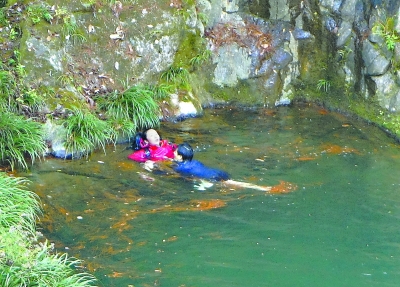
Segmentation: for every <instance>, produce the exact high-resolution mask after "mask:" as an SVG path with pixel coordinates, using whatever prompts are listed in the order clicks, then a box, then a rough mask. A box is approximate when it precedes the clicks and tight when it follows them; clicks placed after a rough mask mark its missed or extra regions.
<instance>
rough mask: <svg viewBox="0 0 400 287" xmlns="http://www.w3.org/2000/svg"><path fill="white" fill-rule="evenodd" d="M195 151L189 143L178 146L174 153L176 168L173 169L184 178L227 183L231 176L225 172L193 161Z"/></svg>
mask: <svg viewBox="0 0 400 287" xmlns="http://www.w3.org/2000/svg"><path fill="white" fill-rule="evenodd" d="M193 155H194V151H193V148H192V147H191V146H190V145H189V144H188V143H183V144H180V145H178V147H177V149H176V150H175V151H174V161H175V163H176V164H175V166H174V167H173V169H174V170H175V171H176V172H178V173H180V174H181V175H183V176H191V177H197V178H202V179H207V180H211V181H225V180H228V179H229V174H228V173H227V172H225V171H223V170H219V169H216V168H211V167H208V166H206V165H204V164H203V163H201V162H200V161H198V160H194V159H193Z"/></svg>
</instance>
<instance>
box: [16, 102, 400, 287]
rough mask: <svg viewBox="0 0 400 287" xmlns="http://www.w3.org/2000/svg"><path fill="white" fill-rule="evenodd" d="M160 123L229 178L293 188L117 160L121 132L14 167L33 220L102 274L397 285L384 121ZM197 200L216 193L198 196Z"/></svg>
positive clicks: (394, 193) (391, 170) (237, 115)
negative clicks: (205, 182) (84, 148)
mask: <svg viewBox="0 0 400 287" xmlns="http://www.w3.org/2000/svg"><path fill="white" fill-rule="evenodd" d="M160 131H161V134H162V136H163V137H164V138H168V139H170V140H171V141H174V142H177V143H180V142H182V141H188V142H189V143H191V144H192V145H193V146H194V147H195V150H196V154H195V158H196V159H198V160H200V161H202V162H204V163H206V164H207V165H210V166H213V167H218V168H221V169H224V170H226V171H228V172H229V173H230V174H231V177H232V179H234V180H238V181H245V182H250V183H253V184H257V185H264V186H265V185H268V186H276V185H279V184H280V183H281V182H285V183H290V184H291V186H297V189H296V190H292V191H291V192H289V193H279V194H268V193H265V192H263V191H258V190H254V189H241V188H232V187H230V186H225V185H223V184H221V183H218V184H215V185H214V186H212V187H210V188H208V189H206V190H205V191H199V190H197V189H196V187H195V185H197V184H198V182H193V181H191V180H188V179H183V178H180V177H177V176H175V175H174V174H173V173H172V172H171V171H170V168H169V167H168V166H164V167H162V170H161V171H154V172H147V171H145V170H144V169H143V168H142V167H141V165H140V164H138V163H135V162H132V161H129V160H127V159H126V156H127V155H128V154H129V153H130V151H129V150H125V148H126V145H118V146H116V147H115V148H114V147H109V148H107V153H106V154H104V153H102V152H98V153H95V154H93V155H91V156H90V157H89V158H88V159H82V160H76V161H72V162H71V161H64V160H57V159H47V160H46V161H44V162H42V163H41V164H39V165H37V166H35V167H34V168H33V169H32V170H31V172H30V173H29V174H22V175H23V176H26V177H27V178H29V179H30V180H31V181H32V184H31V188H32V190H35V191H36V192H37V193H38V194H39V195H40V197H41V199H42V201H43V204H44V209H45V216H44V218H42V222H41V223H39V227H40V228H42V231H43V233H44V234H45V236H46V237H47V238H48V239H49V240H50V241H52V242H55V243H56V247H57V250H58V251H60V252H65V251H66V252H68V254H69V255H71V256H76V257H78V258H80V259H82V260H84V265H85V268H86V270H88V271H90V272H93V273H94V274H95V275H96V276H97V278H99V281H100V285H101V286H117V287H123V286H126V287H127V286H136V287H137V286H198V287H200V286H201V287H203V286H218V287H221V286H222V287H223V286H226V287H232V286H241V287H242V286H398V285H399V283H398V282H399V280H400V267H399V266H400V220H399V218H400V193H399V191H400V179H399V171H400V167H399V165H398V160H399V159H400V151H399V146H398V145H397V144H396V143H395V142H394V141H393V140H392V139H390V138H388V137H387V136H386V135H385V134H384V133H383V132H382V131H380V130H378V129H377V128H375V127H373V126H368V125H365V124H364V123H361V122H357V121H355V120H353V119H348V118H345V117H343V116H341V115H338V114H334V113H326V112H324V111H321V110H319V109H317V108H312V107H295V108H289V107H282V108H279V109H276V110H264V109H261V110H245V111H240V110H235V109H218V110H206V112H205V115H204V117H202V118H195V119H188V120H186V121H182V122H179V123H175V124H173V123H163V124H162V126H161V128H160ZM207 200H208V201H211V202H214V203H215V202H223V203H225V206H222V207H220V208H213V209H209V210H199V208H197V207H196V202H199V201H202V202H204V201H207Z"/></svg>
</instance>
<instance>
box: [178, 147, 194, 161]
mask: <svg viewBox="0 0 400 287" xmlns="http://www.w3.org/2000/svg"><path fill="white" fill-rule="evenodd" d="M193 154H194V152H193V149H192V147H191V146H190V144H188V143H183V144H180V145H178V148H177V149H176V150H175V152H174V159H175V161H191V160H192V159H193Z"/></svg>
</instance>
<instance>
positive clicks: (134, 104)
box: [97, 85, 166, 130]
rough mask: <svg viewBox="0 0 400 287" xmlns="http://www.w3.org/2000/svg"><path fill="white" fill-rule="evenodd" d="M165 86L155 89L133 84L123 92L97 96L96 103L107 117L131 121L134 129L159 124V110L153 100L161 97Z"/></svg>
mask: <svg viewBox="0 0 400 287" xmlns="http://www.w3.org/2000/svg"><path fill="white" fill-rule="evenodd" d="M164 92H166V90H165V88H160V89H155V88H152V87H150V86H145V85H135V86H132V87H130V88H129V89H127V90H125V91H123V92H117V91H115V92H112V93H111V94H108V95H107V96H106V97H105V98H104V97H103V98H99V99H98V101H97V105H98V107H99V109H100V110H101V111H103V112H105V114H106V116H107V118H109V119H113V120H117V121H131V122H132V123H133V126H134V129H135V130H136V129H142V128H146V127H154V126H158V125H159V116H160V110H159V107H158V104H157V102H156V100H155V98H156V97H163V95H164Z"/></svg>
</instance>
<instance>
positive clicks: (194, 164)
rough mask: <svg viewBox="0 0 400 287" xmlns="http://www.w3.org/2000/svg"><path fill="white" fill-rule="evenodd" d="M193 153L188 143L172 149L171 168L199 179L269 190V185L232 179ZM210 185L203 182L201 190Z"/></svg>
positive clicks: (183, 174)
mask: <svg viewBox="0 0 400 287" xmlns="http://www.w3.org/2000/svg"><path fill="white" fill-rule="evenodd" d="M193 155H194V151H193V148H192V147H191V146H190V145H189V144H188V143H183V144H180V145H178V147H177V148H176V150H175V151H174V161H175V166H173V169H174V170H175V171H176V172H177V173H179V174H181V175H182V176H187V177H193V178H198V179H200V180H202V179H203V180H209V181H220V182H222V183H224V184H226V185H231V186H236V187H244V188H251V189H257V190H262V191H266V192H269V191H270V190H271V186H261V185H255V184H252V183H247V182H241V181H236V180H232V179H230V176H229V174H228V173H227V172H225V171H223V170H220V169H216V168H211V167H208V166H206V165H204V164H203V163H201V162H200V161H198V160H194V159H193ZM210 186H212V184H211V185H207V184H206V183H205V182H203V187H202V189H201V190H204V187H210Z"/></svg>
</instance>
